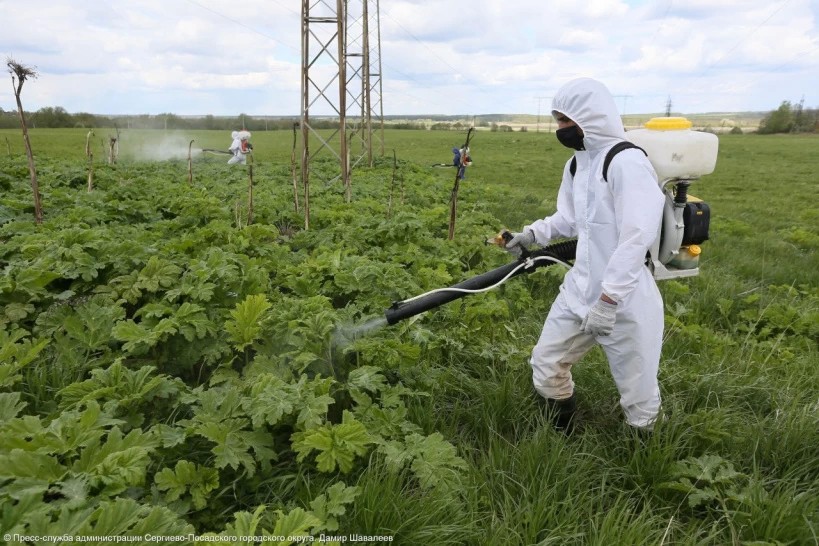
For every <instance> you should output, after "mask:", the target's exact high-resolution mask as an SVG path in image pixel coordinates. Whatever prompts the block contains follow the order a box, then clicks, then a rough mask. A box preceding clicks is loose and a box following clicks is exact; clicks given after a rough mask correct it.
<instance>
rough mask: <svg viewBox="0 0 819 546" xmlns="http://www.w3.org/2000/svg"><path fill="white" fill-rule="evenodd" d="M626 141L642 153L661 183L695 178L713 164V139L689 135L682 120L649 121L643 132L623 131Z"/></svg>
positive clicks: (715, 141) (695, 133)
mask: <svg viewBox="0 0 819 546" xmlns="http://www.w3.org/2000/svg"><path fill="white" fill-rule="evenodd" d="M626 138H627V139H628V140H630V141H631V142H633V143H634V144H636V145H637V146H640V147H641V148H643V149H644V150H645V151H646V153H647V154H648V159H649V160H650V161H651V164H652V165H653V166H654V170H655V171H656V172H657V177H658V178H659V179H660V181H661V182H662V181H663V180H668V179H670V178H699V177H700V176H703V175H706V174H710V173H712V172H714V167H715V166H716V164H717V150H718V148H719V140H718V139H717V135H714V134H711V133H704V132H701V131H692V130H691V122H690V121H689V120H688V119H686V118H683V117H663V118H652V119H650V120H649V121H648V122H647V123H646V124H645V126H644V128H642V129H633V130H631V131H627V132H626Z"/></svg>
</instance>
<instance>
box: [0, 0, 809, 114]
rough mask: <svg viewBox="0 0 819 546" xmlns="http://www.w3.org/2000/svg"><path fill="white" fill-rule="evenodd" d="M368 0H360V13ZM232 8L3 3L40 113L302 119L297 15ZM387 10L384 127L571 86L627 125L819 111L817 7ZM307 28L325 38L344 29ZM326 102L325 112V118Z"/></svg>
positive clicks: (790, 0)
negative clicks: (605, 94) (575, 83)
mask: <svg viewBox="0 0 819 546" xmlns="http://www.w3.org/2000/svg"><path fill="white" fill-rule="evenodd" d="M361 1H362V0H351V1H350V6H351V9H356V6H359V7H360V5H361ZM332 4H333V5H334V3H332ZM314 5H315V6H316V10H322V9H323V10H325V15H326V14H332V13H331V12H330V11H329V9H328V8H327V7H326V5H324V4H322V3H316V4H314ZM232 6H233V5H231V4H225V3H224V2H217V1H216V0H184V1H176V2H167V1H162V0H139V1H136V0H121V1H119V2H107V3H102V2H93V3H92V2H87V3H86V2H82V3H80V2H70V1H69V0H27V1H26V2H13V3H12V2H8V1H5V2H3V1H0V20H2V21H3V32H2V34H0V54H4V56H12V57H14V58H15V59H16V60H18V61H19V62H23V63H24V64H27V65H34V66H36V67H37V68H38V71H39V72H40V78H39V79H37V80H35V81H33V82H31V83H30V84H27V85H26V88H25V89H24V92H23V103H24V105H25V106H26V108H27V109H31V110H36V109H38V108H41V107H44V106H63V107H64V108H66V109H67V110H69V111H72V112H76V111H91V112H100V113H154V114H155V113H160V112H175V113H180V114H206V113H212V114H217V115H236V114H238V113H239V112H248V113H251V114H271V115H279V114H291V115H292V114H298V112H299V109H300V104H301V101H300V92H301V91H300V89H301V65H300V63H301V51H300V48H301V36H300V33H301V24H300V5H299V3H297V2H295V1H294V0H274V1H272V2H271V1H270V0H245V1H244V2H243V3H242V4H241V9H234V8H233V7H232ZM322 6H325V7H322ZM380 7H381V37H382V44H381V45H382V57H381V60H382V74H383V78H382V84H383V95H384V96H383V105H384V110H385V113H387V114H402V113H414V114H422V113H438V114H446V113H449V114H458V113H461V114H466V113H473V114H474V113H488V112H501V113H503V112H506V113H517V112H521V113H535V111H536V109H537V107H538V105H540V106H541V107H544V102H543V101H544V99H543V97H548V96H550V95H552V94H553V93H554V91H555V90H556V89H557V88H558V87H559V86H560V85H561V84H562V83H564V82H565V81H566V80H567V79H569V78H572V77H575V76H592V77H597V78H599V79H601V80H603V81H604V82H606V84H607V85H608V87H609V88H610V89H611V90H612V92H613V93H614V94H616V95H618V104H620V105H621V107H622V108H623V109H626V110H628V111H629V112H637V111H654V112H656V111H659V110H661V109H662V107H663V105H664V103H665V101H666V100H667V98H668V97H669V96H671V97H672V100H673V101H674V103H675V105H676V106H675V109H676V107H677V106H678V107H679V108H680V110H681V111H683V112H686V111H687V112H691V113H693V112H696V111H703V110H709V111H710V110H765V109H773V108H775V107H776V106H777V105H778V104H779V103H780V102H781V101H782V100H799V99H800V97H801V96H802V95H803V94H804V95H805V98H806V104H809V105H819V95H817V89H819V29H817V10H819V6H818V5H817V4H816V2H815V0H778V1H775V2H773V3H771V2H770V0H686V1H685V2H681V1H677V2H674V1H673V0H656V1H648V0H585V1H584V2H576V1H575V0H514V1H510V0H474V1H471V2H466V1H463V0H461V1H456V2H448V3H447V2H440V1H438V0H390V1H389V2H381V6H380ZM317 14H318V13H314V15H317ZM371 15H372V14H371ZM312 30H313V32H314V33H315V34H316V35H317V36H318V37H319V39H321V40H328V39H330V37H331V36H332V34H333V32H334V31H335V30H334V25H327V24H324V25H321V24H315V25H313V27H312ZM318 47H320V46H318V45H316V44H315V43H314V44H313V45H311V48H312V50H311V55H314V56H315V55H316V54H317V53H318ZM361 47H362V46H361V44H360V43H355V44H352V45H351V50H356V48H358V49H359V50H360V48H361ZM330 49H331V50H332V52H333V55H335V54H336V51H335V46H334V45H333V46H332V47H331V48H330ZM315 60H316V64H315V66H314V67H312V68H311V75H312V76H313V78H314V79H315V80H316V81H317V82H319V85H322V86H324V85H328V84H330V82H331V81H332V79H333V74H334V71H335V70H336V69H335V67H334V66H333V65H332V64H331V59H330V58H329V57H326V56H325V57H322V58H317V59H315ZM331 88H332V84H331ZM328 96H332V92H331V91H328ZM320 102H321V101H318V103H320ZM318 103H317V105H316V109H314V110H312V111H313V112H314V113H320V111H321V110H325V112H321V113H329V111H330V110H331V109H330V108H329V106H319V105H318ZM0 107H2V108H4V109H12V108H13V107H14V99H13V95H12V93H11V87H10V85H5V86H3V85H0Z"/></svg>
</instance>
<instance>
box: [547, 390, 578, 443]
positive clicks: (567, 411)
mask: <svg viewBox="0 0 819 546" xmlns="http://www.w3.org/2000/svg"><path fill="white" fill-rule="evenodd" d="M576 410H577V403H576V399H575V395H574V393H572V395H571V396H570V397H569V398H565V399H563V400H555V399H553V398H547V399H546V417H547V418H548V419H549V420H550V421H551V422H552V426H553V427H554V428H555V430H557V431H558V432H562V433H564V434H565V435H566V436H568V435H570V434H571V433H572V432H574V428H575V421H576V419H575V418H574V417H575V412H576Z"/></svg>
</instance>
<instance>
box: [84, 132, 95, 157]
mask: <svg viewBox="0 0 819 546" xmlns="http://www.w3.org/2000/svg"><path fill="white" fill-rule="evenodd" d="M92 136H94V131H88V134H87V135H85V157H91V155H92V154H91V137H92Z"/></svg>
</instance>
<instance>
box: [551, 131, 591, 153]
mask: <svg viewBox="0 0 819 546" xmlns="http://www.w3.org/2000/svg"><path fill="white" fill-rule="evenodd" d="M555 136H557V140H559V141H560V143H561V144H563V145H564V146H565V147H567V148H572V149H573V150H585V149H586V148H585V147H583V135H581V134H580V131H579V130H578V127H577V125H572V126H570V127H564V128H563V129H558V130H557V131H556V132H555Z"/></svg>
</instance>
